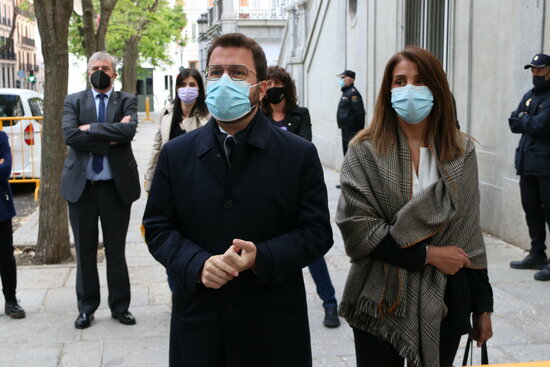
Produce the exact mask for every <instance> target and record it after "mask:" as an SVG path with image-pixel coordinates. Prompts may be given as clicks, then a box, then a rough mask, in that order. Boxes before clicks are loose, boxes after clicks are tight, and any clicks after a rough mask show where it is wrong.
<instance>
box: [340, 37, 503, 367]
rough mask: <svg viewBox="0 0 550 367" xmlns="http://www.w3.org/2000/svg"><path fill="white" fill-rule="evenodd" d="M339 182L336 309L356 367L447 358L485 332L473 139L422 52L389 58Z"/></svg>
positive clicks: (485, 285) (420, 366)
mask: <svg viewBox="0 0 550 367" xmlns="http://www.w3.org/2000/svg"><path fill="white" fill-rule="evenodd" d="M341 189H342V193H341V196H340V200H339V203H338V209H337V213H336V223H337V224H338V226H339V227H340V231H341V232H342V237H343V239H344V244H345V248H346V253H347V254H348V256H350V258H351V263H352V265H351V268H350V272H349V275H348V278H347V281H346V287H345V289H344V295H343V297H342V300H341V305H340V315H341V316H343V317H345V318H346V320H347V321H348V323H349V324H350V325H351V326H352V328H353V332H354V339H355V352H356V358H357V366H358V367H364V366H375V367H393V366H399V367H402V366H403V365H404V360H407V366H410V367H436V366H451V365H452V364H453V361H454V357H455V354H456V350H457V348H458V345H459V343H460V339H461V336H462V335H464V334H467V333H470V335H471V336H472V338H473V339H474V340H476V341H477V344H478V346H480V345H482V344H483V343H485V342H486V341H487V340H488V339H489V338H491V336H492V324H491V312H492V311H493V292H492V288H491V285H490V283H489V277H488V274H487V254H486V248H485V243H484V240H483V234H482V232H481V227H480V223H479V215H480V214H479V181H478V172H477V159H476V153H475V147H474V143H473V140H472V138H471V137H469V136H468V135H466V134H463V133H461V132H460V131H459V130H458V129H457V124H456V118H455V111H454V104H453V101H452V95H451V91H450V90H449V85H448V83H447V78H446V76H445V72H444V71H443V68H442V67H441V64H440V63H439V61H438V60H437V59H436V57H435V56H434V55H433V54H432V53H430V52H429V51H427V50H424V49H422V48H419V47H414V46H409V47H407V48H406V49H405V50H403V51H402V52H399V53H397V54H395V55H394V56H393V57H392V58H391V59H390V60H389V61H388V63H387V65H386V69H385V71H384V76H383V78H382V83H381V86H380V92H379V94H378V98H377V100H376V104H375V109H374V113H373V119H372V122H371V123H370V125H369V127H368V128H367V129H365V130H362V131H361V132H359V133H358V134H357V135H356V137H355V138H354V139H353V140H352V141H351V143H350V145H349V150H348V153H347V155H346V157H345V158H344V163H343V166H342V175H341ZM470 318H471V320H472V321H473V327H472V325H471V324H470Z"/></svg>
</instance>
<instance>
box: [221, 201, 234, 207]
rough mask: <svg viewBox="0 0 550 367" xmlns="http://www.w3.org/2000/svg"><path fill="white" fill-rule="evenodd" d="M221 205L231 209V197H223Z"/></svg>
mask: <svg viewBox="0 0 550 367" xmlns="http://www.w3.org/2000/svg"><path fill="white" fill-rule="evenodd" d="M223 207H224V208H225V209H231V208H232V207H233V200H231V199H225V200H224V201H223Z"/></svg>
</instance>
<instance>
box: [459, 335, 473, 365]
mask: <svg viewBox="0 0 550 367" xmlns="http://www.w3.org/2000/svg"><path fill="white" fill-rule="evenodd" d="M471 348H473V340H472V338H470V337H469V336H468V341H467V342H466V348H464V357H463V358H462V365H463V366H467V365H468V355H469V354H470V349H471ZM472 354H474V353H473V352H472ZM471 363H472V358H471V356H470V364H471Z"/></svg>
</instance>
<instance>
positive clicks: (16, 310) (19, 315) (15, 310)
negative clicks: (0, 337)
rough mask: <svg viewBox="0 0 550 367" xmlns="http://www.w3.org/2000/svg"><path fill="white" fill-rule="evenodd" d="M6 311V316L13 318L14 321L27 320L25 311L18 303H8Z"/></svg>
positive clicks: (5, 307)
mask: <svg viewBox="0 0 550 367" xmlns="http://www.w3.org/2000/svg"><path fill="white" fill-rule="evenodd" d="M4 311H5V312H6V315H8V316H11V318H12V319H23V318H25V310H23V307H21V306H20V305H19V303H17V300H16V301H13V302H8V301H6V304H5V306H4Z"/></svg>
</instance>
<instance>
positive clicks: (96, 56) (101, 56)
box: [88, 51, 116, 73]
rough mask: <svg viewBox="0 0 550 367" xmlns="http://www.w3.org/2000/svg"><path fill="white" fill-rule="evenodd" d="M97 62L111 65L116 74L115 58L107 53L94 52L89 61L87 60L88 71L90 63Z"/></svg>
mask: <svg viewBox="0 0 550 367" xmlns="http://www.w3.org/2000/svg"><path fill="white" fill-rule="evenodd" d="M98 60H103V61H109V62H110V63H111V67H112V68H113V71H114V72H115V73H116V60H115V58H114V57H112V56H111V55H110V54H108V53H107V52H101V51H97V52H94V53H93V55H92V56H90V59H88V71H90V68H91V66H92V63H93V62H94V61H98Z"/></svg>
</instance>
